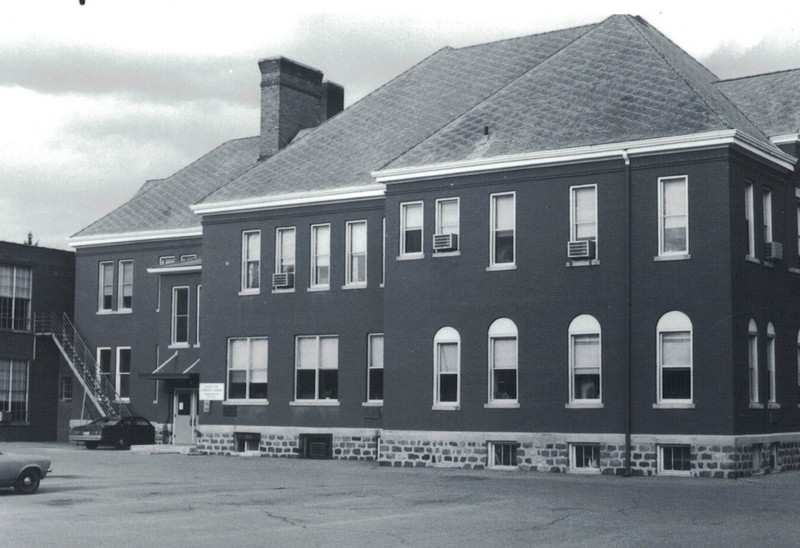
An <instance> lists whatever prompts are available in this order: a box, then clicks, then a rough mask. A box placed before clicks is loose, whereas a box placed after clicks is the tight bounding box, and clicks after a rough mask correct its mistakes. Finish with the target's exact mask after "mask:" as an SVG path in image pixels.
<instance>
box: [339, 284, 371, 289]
mask: <svg viewBox="0 0 800 548" xmlns="http://www.w3.org/2000/svg"><path fill="white" fill-rule="evenodd" d="M366 288H367V284H346V285H343V286H342V289H366Z"/></svg>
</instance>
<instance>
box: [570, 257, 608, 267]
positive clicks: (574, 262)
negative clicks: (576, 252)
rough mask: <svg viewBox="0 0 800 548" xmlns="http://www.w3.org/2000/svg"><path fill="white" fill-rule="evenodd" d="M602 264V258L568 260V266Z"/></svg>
mask: <svg viewBox="0 0 800 548" xmlns="http://www.w3.org/2000/svg"><path fill="white" fill-rule="evenodd" d="M599 264H600V259H591V260H586V261H567V267H569V268H571V267H575V266H597V265H599Z"/></svg>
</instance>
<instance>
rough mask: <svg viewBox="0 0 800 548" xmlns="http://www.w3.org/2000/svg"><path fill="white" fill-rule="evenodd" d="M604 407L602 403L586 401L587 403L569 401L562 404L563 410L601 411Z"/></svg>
mask: <svg viewBox="0 0 800 548" xmlns="http://www.w3.org/2000/svg"><path fill="white" fill-rule="evenodd" d="M603 407H605V406H604V405H603V402H599V401H587V402H579V401H571V402H569V403H565V404H564V408H565V409H603Z"/></svg>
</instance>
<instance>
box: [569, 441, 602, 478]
mask: <svg viewBox="0 0 800 548" xmlns="http://www.w3.org/2000/svg"><path fill="white" fill-rule="evenodd" d="M569 461H570V462H569V466H570V469H571V470H572V471H573V472H588V473H599V472H600V445H599V444H597V443H573V444H570V447H569Z"/></svg>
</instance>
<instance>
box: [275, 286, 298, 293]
mask: <svg viewBox="0 0 800 548" xmlns="http://www.w3.org/2000/svg"><path fill="white" fill-rule="evenodd" d="M272 292H273V293H294V288H293V287H290V288H287V289H273V290H272Z"/></svg>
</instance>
